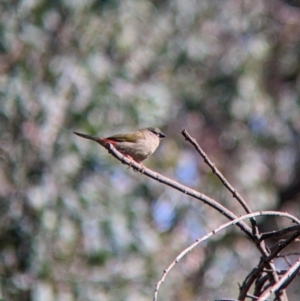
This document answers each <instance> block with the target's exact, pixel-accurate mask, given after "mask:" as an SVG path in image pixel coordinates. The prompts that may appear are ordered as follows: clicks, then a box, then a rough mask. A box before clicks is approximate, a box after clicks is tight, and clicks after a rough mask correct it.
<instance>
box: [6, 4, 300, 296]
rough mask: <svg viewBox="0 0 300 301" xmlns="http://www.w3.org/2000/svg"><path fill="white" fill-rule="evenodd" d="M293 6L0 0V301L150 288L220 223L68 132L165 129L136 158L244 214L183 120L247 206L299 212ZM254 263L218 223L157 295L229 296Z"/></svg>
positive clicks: (147, 292) (295, 291) (270, 224)
mask: <svg viewBox="0 0 300 301" xmlns="http://www.w3.org/2000/svg"><path fill="white" fill-rule="evenodd" d="M285 2H288V4H286V3H285ZM296 2H297V1H261V0H260V1H259V0H251V1H250V0H247V1H246V0H245V1H244V0H243V1H240V0H226V1H218V0H212V1H208V0H205V1H192V0H187V1H167V0H165V1H155V0H152V1H150V0H149V1H146V0H139V1H137V0H124V1H117V0H112V1H110V0H102V1H101V0H100V1H99V0H95V1H92V0H89V1H42V0H35V1H29V0H24V1H8V2H1V3H0V16H1V17H0V100H1V101H0V126H1V132H0V141H1V144H0V164H1V165H0V166H1V168H0V206H1V210H0V215H1V219H0V245H1V253H0V255H1V256H0V267H1V270H0V271H1V290H0V298H3V299H4V300H6V301H10V300H24V301H26V300H34V301H39V300H43V301H52V300H53V301H54V300H66V301H72V300H88V301H94V300H103V301H104V300H114V301H116V300H140V301H142V300H151V298H152V294H153V291H154V285H155V283H156V282H157V281H158V278H159V277H160V276H161V273H162V271H163V269H164V268H165V267H166V266H167V265H168V264H169V263H170V262H171V261H172V260H173V259H174V258H175V256H176V255H177V254H178V253H179V252H180V251H181V250H182V249H184V248H185V247H186V246H187V245H188V244H189V243H191V242H192V241H193V240H194V239H195V238H197V237H198V236H200V235H203V234H205V233H207V232H208V231H210V230H212V229H213V228H214V227H216V226H217V225H220V223H221V222H222V220H223V219H222V218H220V216H219V214H217V213H216V212H214V211H212V210H211V209H209V208H206V207H205V206H203V205H202V204H198V203H196V202H195V201H194V200H190V199H189V198H188V197H186V196H183V195H181V194H180V193H178V192H176V191H172V189H170V188H168V187H162V185H160V184H158V183H156V182H154V181H151V180H149V179H147V178H145V177H143V176H141V175H139V174H137V173H134V172H133V171H132V170H128V169H126V168H125V167H124V166H122V165H120V164H119V162H117V161H115V160H114V159H113V158H111V157H110V156H109V155H108V154H107V153H106V151H105V150H104V149H100V148H99V146H97V145H95V144H93V143H91V142H88V141H83V140H81V139H80V138H78V137H75V136H74V135H72V130H78V131H79V130H80V131H81V132H86V133H88V134H92V135H96V134H97V135H101V136H105V135H109V134H114V133H118V132H126V131H129V130H132V129H137V128H141V127H144V126H153V125H154V126H158V127H160V128H161V129H162V130H163V131H164V132H166V134H167V137H168V139H166V140H164V141H163V144H162V145H161V147H160V148H159V150H158V151H157V152H156V153H155V154H154V155H153V156H152V157H151V158H150V159H149V160H148V161H146V163H145V165H146V166H148V167H150V168H153V169H154V170H157V171H158V172H162V173H163V174H165V175H167V176H170V177H171V178H174V179H177V180H179V181H181V182H183V183H184V184H186V185H188V186H192V187H194V188H196V189H199V190H200V191H201V192H203V193H206V194H208V195H209V196H211V197H213V198H215V199H216V200H218V201H220V202H221V203H223V204H225V205H226V206H228V207H229V208H231V209H232V210H234V211H235V212H236V213H237V214H240V213H242V211H241V209H239V206H237V203H236V202H235V201H234V200H233V199H232V198H231V196H230V194H228V193H227V191H225V189H224V188H223V187H222V186H221V185H220V183H219V182H218V181H217V180H216V178H215V177H214V176H213V175H211V174H210V173H209V171H208V169H207V167H206V166H205V165H204V164H203V163H202V161H201V160H200V158H199V157H197V155H196V154H195V152H194V151H193V149H192V148H191V147H190V146H189V145H187V144H186V143H185V142H184V140H183V138H182V137H181V135H180V134H179V132H180V130H181V129H183V128H187V129H188V130H189V132H190V133H191V134H192V135H194V136H195V138H196V139H197V140H198V141H199V143H200V145H201V146H202V147H203V148H204V149H205V151H206V152H207V153H208V154H209V156H210V157H211V158H212V160H213V161H214V162H215V163H216V164H217V166H218V167H219V168H220V169H221V170H222V172H223V173H224V174H225V176H227V177H228V179H229V180H230V181H231V182H232V183H233V184H234V186H235V187H236V188H237V189H238V190H239V192H240V193H241V194H242V195H243V196H244V197H245V199H246V200H247V201H248V202H249V204H250V206H251V208H252V209H253V210H263V209H278V210H280V209H281V210H284V211H288V212H291V213H293V214H294V215H296V216H298V217H299V215H300V214H299V192H300V160H299V159H300V156H299V148H300V142H299V140H300V139H299V135H300V118H299V116H300V114H299V113H300V109H299V107H300V98H299V95H300V51H299V49H300V10H299V9H298V8H297V7H298V5H295V3H296ZM290 3H293V4H292V5H290ZM281 223H282V221H281V220H280V221H278V220H275V221H271V220H270V219H266V220H264V221H263V222H262V227H263V228H264V229H274V227H276V224H277V225H279V226H282V224H281ZM256 263H257V254H256V253H255V252H254V248H252V247H251V244H250V242H249V241H248V240H247V239H246V238H245V237H243V236H242V235H240V234H239V233H237V231H232V232H227V233H223V235H222V234H221V235H218V236H217V237H215V238H213V239H212V240H211V242H210V243H208V244H207V245H204V246H201V247H199V248H198V249H197V250H195V251H194V252H192V253H191V254H189V255H188V257H187V258H186V259H184V260H183V261H182V262H181V263H179V264H178V266H177V267H176V268H175V269H174V270H173V271H172V272H171V274H170V275H169V277H168V278H167V282H166V283H165V284H164V286H163V289H162V291H161V293H160V299H161V300H200V299H201V300H207V299H210V300H213V299H214V298H222V297H227V296H228V297H232V298H234V297H236V295H237V291H238V286H237V282H239V281H240V280H241V279H243V278H244V277H245V275H246V274H247V272H249V269H250V268H252V267H253V266H254V264H256ZM278 265H279V266H280V267H284V263H281V262H280V263H278ZM228 275H230V277H228ZM296 281H298V282H299V279H298V280H296ZM299 293H300V292H299V283H298V285H297V284H294V285H293V286H291V289H290V291H289V294H290V298H291V300H296V299H297V297H296V296H299Z"/></svg>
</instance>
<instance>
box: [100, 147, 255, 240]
mask: <svg viewBox="0 0 300 301" xmlns="http://www.w3.org/2000/svg"><path fill="white" fill-rule="evenodd" d="M105 148H107V150H108V152H109V153H110V154H111V155H112V156H114V157H115V158H116V159H118V160H119V161H120V162H122V163H123V164H126V165H128V166H129V167H132V168H133V169H134V170H135V171H138V172H140V173H142V174H144V175H145V176H147V177H149V178H152V179H154V180H156V181H158V182H160V183H163V184H165V185H168V186H170V187H172V188H174V189H176V190H178V191H180V192H182V193H184V194H187V195H189V196H191V197H193V198H194V199H197V200H199V201H201V202H203V203H205V204H206V205H208V206H210V207H212V208H214V209H215V210H217V211H218V212H219V213H221V214H222V215H224V216H225V217H227V218H228V219H230V220H234V219H236V218H237V216H236V215H235V214H234V213H233V212H231V211H230V210H228V209H227V208H225V207H224V206H222V205H221V204H219V203H218V202H217V201H215V200H214V199H212V198H210V197H208V196H206V195H205V194H203V193H200V192H198V191H196V190H194V189H191V188H188V187H186V186H185V185H182V184H180V183H178V182H176V181H173V180H171V179H169V178H167V177H165V176H163V175H161V174H159V173H156V172H154V171H152V170H150V169H149V168H146V167H145V166H142V165H141V164H139V163H137V162H135V161H133V160H131V159H129V158H127V157H125V156H124V155H123V154H121V153H120V152H119V151H118V150H117V149H116V148H115V147H114V146H113V145H112V144H110V143H108V144H107V146H105ZM237 226H238V227H239V228H240V229H241V230H242V231H243V232H244V233H245V234H246V235H248V236H249V237H250V238H251V239H252V240H253V236H252V233H251V228H250V227H249V226H248V225H247V224H246V223H244V222H238V223H237Z"/></svg>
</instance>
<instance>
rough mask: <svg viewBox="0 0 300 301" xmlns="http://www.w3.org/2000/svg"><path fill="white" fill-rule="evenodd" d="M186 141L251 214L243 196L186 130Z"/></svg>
mask: <svg viewBox="0 0 300 301" xmlns="http://www.w3.org/2000/svg"><path fill="white" fill-rule="evenodd" d="M181 133H182V135H183V136H184V138H185V140H187V141H188V142H190V143H191V144H192V145H193V146H194V147H195V149H196V151H197V152H198V153H199V154H200V156H201V157H202V158H203V160H204V162H205V163H206V164H207V165H208V166H209V167H210V168H211V170H212V172H213V173H214V174H215V175H216V176H217V177H218V178H219V179H220V181H221V182H222V183H223V185H224V186H225V187H226V188H227V189H228V190H229V191H230V192H231V193H232V196H233V197H234V198H235V199H237V201H238V202H239V203H240V204H241V206H242V207H243V208H244V209H245V211H246V213H251V212H252V211H251V209H250V207H249V206H248V204H247V203H246V201H245V200H244V199H243V198H242V196H241V195H240V194H239V193H238V192H237V190H236V189H235V188H234V187H233V186H232V185H231V184H230V183H229V182H228V181H227V180H226V178H225V177H224V176H223V174H222V173H221V172H220V171H219V170H218V168H217V167H216V165H215V164H214V163H213V162H212V161H211V160H210V159H209V157H208V156H207V154H206V153H205V152H204V150H203V149H202V148H201V147H200V145H199V144H198V142H197V141H196V139H195V138H192V137H191V136H190V134H189V133H188V131H187V130H186V129H184V130H183V131H182V132H181Z"/></svg>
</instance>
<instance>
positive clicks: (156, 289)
mask: <svg viewBox="0 0 300 301" xmlns="http://www.w3.org/2000/svg"><path fill="white" fill-rule="evenodd" d="M265 215H272V216H274V215H275V216H281V217H286V218H289V219H291V220H292V221H293V222H296V223H298V224H300V220H298V219H297V218H296V217H294V216H293V215H291V214H289V213H282V212H277V211H260V212H255V213H251V214H247V215H243V216H241V217H239V218H237V219H235V220H233V221H230V222H227V223H226V224H223V225H221V226H220V227H218V228H217V229H216V230H213V231H211V232H210V233H208V234H207V235H205V236H203V237H201V238H198V239H197V240H196V241H195V242H194V243H193V244H191V245H190V246H189V247H187V248H186V249H184V250H183V251H182V252H181V253H180V254H179V255H178V256H177V257H176V258H175V260H174V261H173V262H172V263H171V264H170V265H169V266H168V268H167V269H165V270H164V272H163V275H162V277H161V279H160V280H159V281H158V283H157V284H156V287H155V291H154V297H153V301H157V296H158V291H159V288H160V286H161V285H162V284H163V283H164V281H165V279H166V277H167V274H168V273H169V272H170V271H171V270H172V268H173V267H174V266H175V265H176V264H177V263H178V262H179V261H180V260H181V259H182V258H183V257H184V256H185V255H186V254H188V253H189V252H191V251H192V250H193V249H194V248H195V247H196V246H197V245H199V244H200V243H201V242H203V241H205V240H207V239H208V238H210V237H211V236H213V235H215V234H217V233H218V232H220V231H221V230H224V229H226V228H227V227H229V226H231V225H234V224H237V223H239V222H240V221H242V220H244V219H248V218H249V219H250V218H253V217H255V216H265Z"/></svg>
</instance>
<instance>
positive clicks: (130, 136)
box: [106, 131, 145, 143]
mask: <svg viewBox="0 0 300 301" xmlns="http://www.w3.org/2000/svg"><path fill="white" fill-rule="evenodd" d="M144 138H145V136H144V134H143V133H142V132H141V131H136V132H131V133H127V134H117V135H113V136H111V137H107V138H106V139H109V140H112V141H116V142H132V143H134V142H136V141H137V140H139V139H144Z"/></svg>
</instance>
